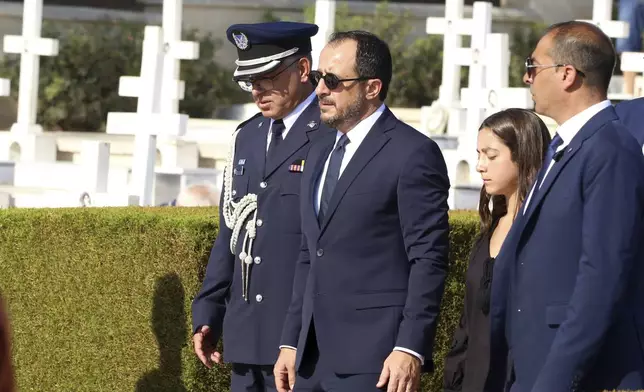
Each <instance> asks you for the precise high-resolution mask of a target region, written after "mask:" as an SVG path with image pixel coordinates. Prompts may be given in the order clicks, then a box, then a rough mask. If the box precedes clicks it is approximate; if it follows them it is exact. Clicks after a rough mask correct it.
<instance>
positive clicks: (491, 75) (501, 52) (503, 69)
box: [427, 0, 533, 179]
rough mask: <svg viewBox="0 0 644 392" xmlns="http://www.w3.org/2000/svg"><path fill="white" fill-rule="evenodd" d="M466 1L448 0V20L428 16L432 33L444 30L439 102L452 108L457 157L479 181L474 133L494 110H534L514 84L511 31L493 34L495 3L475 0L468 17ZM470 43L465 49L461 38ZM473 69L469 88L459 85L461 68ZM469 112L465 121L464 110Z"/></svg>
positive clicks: (450, 120)
mask: <svg viewBox="0 0 644 392" xmlns="http://www.w3.org/2000/svg"><path fill="white" fill-rule="evenodd" d="M463 13H464V1H463V0H447V1H446V4H445V18H437V17H430V18H427V33H428V34H443V73H442V82H441V86H440V90H439V99H438V103H439V104H440V105H441V106H442V107H443V108H446V110H447V111H448V112H449V115H448V128H447V132H448V134H449V135H452V136H457V137H458V141H459V143H458V156H459V160H463V161H466V162H468V165H469V168H470V176H469V177H470V178H472V179H475V178H477V177H478V176H477V175H476V170H475V167H476V164H475V159H476V156H475V154H473V151H475V144H476V131H477V130H478V128H479V126H480V124H481V123H482V122H483V120H484V119H485V118H486V117H487V116H489V115H490V114H492V113H494V112H496V111H499V110H502V109H505V108H510V107H516V108H531V107H532V105H533V102H532V99H531V96H530V92H529V89H527V88H510V87H508V85H509V65H510V50H509V37H508V35H507V34H492V33H491V30H492V4H491V3H489V2H475V3H474V4H473V10H472V18H470V19H465V18H464V17H463ZM465 35H468V36H471V47H469V48H463V47H462V36H465ZM462 66H468V67H469V86H468V87H467V88H463V89H461V88H460V80H461V77H460V74H461V72H460V71H461V67H462ZM463 111H465V121H464V122H463V121H462V120H463V118H462V112H463Z"/></svg>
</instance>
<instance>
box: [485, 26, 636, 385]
mask: <svg viewBox="0 0 644 392" xmlns="http://www.w3.org/2000/svg"><path fill="white" fill-rule="evenodd" d="M531 58H532V61H530V62H528V63H527V66H528V68H527V69H526V74H525V75H524V82H525V83H526V84H528V85H530V90H531V92H532V95H533V99H534V102H535V111H536V112H537V113H539V114H542V115H545V116H548V117H550V118H552V119H553V120H555V121H556V122H557V124H559V126H558V128H557V132H556V134H555V136H554V137H553V139H552V142H551V144H550V146H549V147H548V152H547V155H546V157H545V159H544V163H543V166H542V168H541V170H540V171H539V173H538V174H537V176H536V181H535V182H534V184H533V185H532V189H531V190H530V191H529V193H528V196H527V198H526V200H525V202H524V203H523V205H522V207H521V209H520V211H519V212H518V216H517V217H516V219H515V221H514V223H513V225H512V229H511V230H510V232H509V234H508V236H507V238H506V240H505V242H504V243H503V248H502V250H501V252H500V253H499V255H498V256H497V258H496V261H495V263H494V273H493V275H494V278H493V280H492V296H491V306H490V329H491V342H490V346H491V358H490V371H489V374H488V378H487V383H488V385H486V391H487V390H489V391H502V390H503V387H504V385H505V381H506V370H507V367H506V360H507V358H508V353H510V358H511V360H512V364H513V369H514V372H513V374H514V376H515V377H514V380H513V381H512V384H511V387H510V391H511V392H541V391H548V392H560V391H561V392H563V391H573V392H574V391H584V392H585V391H604V390H609V391H612V390H629V391H630V390H642V389H644V341H643V340H642V336H644V284H643V283H642V276H644V263H643V261H644V260H643V257H644V248H643V247H642V235H643V234H644V157H643V156H642V152H641V147H640V146H638V144H637V142H636V140H635V139H634V138H633V136H632V135H631V134H630V133H629V131H628V130H627V129H626V128H625V127H624V126H623V125H621V124H620V122H619V118H618V116H617V114H616V112H615V109H614V108H613V106H612V105H611V102H610V101H609V100H608V99H607V91H608V85H609V82H610V79H611V76H612V73H613V69H614V66H615V59H616V56H615V49H614V47H613V44H612V42H611V40H610V38H609V37H607V36H606V34H605V33H603V32H602V31H601V29H599V28H598V27H597V26H595V25H592V24H589V23H584V22H579V21H570V22H564V23H559V24H555V25H553V26H550V27H549V28H548V29H547V30H546V32H545V33H544V35H543V36H542V37H541V39H540V40H539V42H538V43H537V45H536V47H535V49H534V51H533V53H532V56H531Z"/></svg>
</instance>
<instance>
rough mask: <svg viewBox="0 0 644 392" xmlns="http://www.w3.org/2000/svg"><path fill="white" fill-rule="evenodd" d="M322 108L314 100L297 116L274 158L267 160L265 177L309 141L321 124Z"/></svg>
mask: <svg viewBox="0 0 644 392" xmlns="http://www.w3.org/2000/svg"><path fill="white" fill-rule="evenodd" d="M319 118H320V109H319V107H318V101H317V99H316V100H314V101H313V102H312V103H311V104H310V105H309V106H308V107H307V108H306V109H304V111H303V112H302V114H300V116H299V117H298V118H297V120H296V121H295V123H294V124H293V126H292V127H291V129H290V130H289V132H288V134H287V135H286V137H285V138H284V140H283V141H282V143H280V145H279V147H278V148H277V151H275V154H274V155H273V157H272V158H270V159H268V160H267V162H266V172H265V176H264V178H268V177H270V176H271V175H272V174H273V173H274V172H275V171H276V170H277V169H278V168H279V167H280V166H281V165H282V164H283V163H284V162H285V161H286V160H287V159H288V158H289V157H290V156H291V155H293V154H294V153H295V152H296V151H297V150H299V149H300V148H302V146H303V145H305V144H306V143H308V142H309V140H310V138H311V132H313V131H317V129H318V127H319V126H320V120H319Z"/></svg>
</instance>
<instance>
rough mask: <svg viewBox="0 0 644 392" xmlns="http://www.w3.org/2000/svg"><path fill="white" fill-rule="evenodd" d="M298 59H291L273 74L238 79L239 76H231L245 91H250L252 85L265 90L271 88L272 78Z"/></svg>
mask: <svg viewBox="0 0 644 392" xmlns="http://www.w3.org/2000/svg"><path fill="white" fill-rule="evenodd" d="M298 61H300V59H299V58H298V59H296V60H295V61H292V62H291V63H289V64H288V65H287V66H286V67H284V68H283V69H282V70H281V71H279V72H278V73H276V74H275V75H273V76H266V77H259V78H248V79H239V78H233V81H235V82H237V84H238V85H239V88H241V89H242V90H244V91H246V92H247V93H250V92H252V91H253V86H255V87H258V88H259V89H261V90H263V91H266V90H272V89H273V82H274V80H275V79H276V78H277V77H278V76H280V74H282V72H284V71H286V70H287V69H289V68H290V67H291V65H293V64H295V63H297V62H298Z"/></svg>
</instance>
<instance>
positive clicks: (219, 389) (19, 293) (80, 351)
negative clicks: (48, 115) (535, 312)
mask: <svg viewBox="0 0 644 392" xmlns="http://www.w3.org/2000/svg"><path fill="white" fill-rule="evenodd" d="M451 224H452V234H451V238H452V249H451V258H452V268H451V272H450V276H449V282H448V284H447V293H446V296H445V301H444V309H445V310H444V312H443V313H442V317H441V326H440V332H439V334H438V349H437V352H436V355H435V357H436V360H437V365H438V368H437V373H436V374H435V376H434V377H433V378H429V377H427V378H426V379H425V380H424V383H425V384H424V385H425V387H424V388H423V390H424V391H439V390H440V388H439V387H440V384H441V381H440V379H441V374H440V372H441V371H442V370H441V363H442V361H441V357H442V356H443V354H444V351H445V350H446V349H447V348H448V347H449V344H450V339H451V333H452V329H453V327H454V325H455V323H456V322H457V319H458V315H459V312H460V302H461V297H462V291H463V287H462V276H463V271H464V268H465V263H466V260H467V253H468V251H469V246H470V243H471V241H472V238H473V236H474V235H475V232H476V229H477V219H476V216H475V215H473V214H472V213H465V212H455V213H452V215H451ZM217 228H218V224H217V210H216V209H209V208H204V209H196V208H194V209H186V208H171V207H166V208H151V209H141V208H122V209H121V208H118V209H116V208H113V209H51V210H49V209H40V210H29V209H12V210H2V211H0V260H2V261H1V262H0V276H1V277H2V279H1V280H0V290H2V292H3V295H4V296H5V298H6V300H7V302H8V307H9V313H10V323H11V329H12V334H13V336H12V341H13V357H14V364H15V366H16V373H17V378H18V380H17V381H18V386H19V388H20V391H21V392H26V391H38V392H41V391H48V392H55V391H61V392H62V391H64V392H69V391H91V392H102V391H110V392H113V391H146V392H154V391H164V392H178V391H194V392H197V391H198V392H201V391H204V392H205V391H211V392H212V391H215V392H223V391H228V390H229V389H228V382H229V376H228V369H227V368H223V369H218V370H213V371H209V370H207V369H206V368H205V367H204V366H202V365H201V364H200V363H199V362H198V360H197V359H196V357H195V355H194V354H193V351H192V346H191V337H190V303H191V301H192V298H193V297H194V295H195V294H196V292H197V291H198V290H199V287H200V284H201V280H202V278H203V275H204V272H205V265H206V263H207V260H208V254H209V251H210V247H211V244H212V242H213V240H214V239H215V237H216V234H217Z"/></svg>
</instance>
